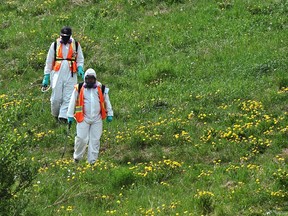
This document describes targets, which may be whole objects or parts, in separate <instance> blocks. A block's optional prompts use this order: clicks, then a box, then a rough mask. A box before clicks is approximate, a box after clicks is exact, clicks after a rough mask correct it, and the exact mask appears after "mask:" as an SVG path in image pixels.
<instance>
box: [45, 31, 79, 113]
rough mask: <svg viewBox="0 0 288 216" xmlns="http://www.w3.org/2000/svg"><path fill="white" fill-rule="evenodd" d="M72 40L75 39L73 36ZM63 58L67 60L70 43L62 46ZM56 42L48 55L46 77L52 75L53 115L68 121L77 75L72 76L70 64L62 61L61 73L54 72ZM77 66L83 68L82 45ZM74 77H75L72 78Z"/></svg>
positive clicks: (51, 99)
mask: <svg viewBox="0 0 288 216" xmlns="http://www.w3.org/2000/svg"><path fill="white" fill-rule="evenodd" d="M71 40H72V41H73V40H74V39H73V38H72V36H71ZM62 45H63V46H62V53H63V58H64V59H65V58H67V54H68V51H69V47H70V45H71V44H70V43H67V44H62ZM54 54H55V51H54V42H53V43H52V44H51V46H50V49H49V51H48V54H47V58H46V64H45V69H44V75H45V74H50V83H51V88H52V94H51V98H50V101H51V114H52V115H53V116H55V117H56V118H57V117H58V118H59V119H61V118H63V119H67V110H68V105H69V101H70V97H71V94H72V92H73V89H74V85H75V84H76V83H77V73H74V74H72V73H71V70H70V65H69V64H70V62H69V61H67V60H62V63H61V67H60V69H59V71H54V70H53V62H54ZM76 62H77V66H78V67H79V66H81V67H83V65H84V56H83V52H82V49H81V46H80V44H78V51H77V59H76ZM72 75H73V76H72Z"/></svg>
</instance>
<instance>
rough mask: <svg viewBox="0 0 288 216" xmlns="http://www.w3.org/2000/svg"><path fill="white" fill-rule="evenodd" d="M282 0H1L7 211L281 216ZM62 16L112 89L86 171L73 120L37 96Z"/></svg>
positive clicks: (284, 157) (285, 198)
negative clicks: (77, 156)
mask: <svg viewBox="0 0 288 216" xmlns="http://www.w3.org/2000/svg"><path fill="white" fill-rule="evenodd" d="M31 4H32V5H33V7H31V6H30V5H31ZM287 6H288V4H287V2H286V1H284V0H267V1H258V0H243V1H238V0H234V1H232V0H225V1H224V0H215V1H206V0H203V1H188V0H187V1H172V0H162V1H160V0H149V1H142V0H128V1H124V0H121V1H111V0H109V1H101V0H98V1H97V0H88V1H84V0H71V1H63V0H59V1H55V0H48V1H44V0H40V1H26V0H24V1H19V0H14V1H12V0H11V1H10V0H7V1H4V2H3V3H2V4H1V5H0V11H1V16H0V24H1V25H0V35H1V37H0V47H1V51H2V52H0V57H1V58H0V65H1V71H0V87H1V88H0V104H1V108H0V109H1V116H2V118H1V119H0V122H1V132H0V134H1V140H2V141H1V146H0V147H1V160H0V165H1V170H3V172H2V174H1V175H2V176H1V188H0V189H1V194H3V195H5V203H4V202H1V203H3V204H1V205H0V207H1V212H4V213H3V215H15V214H22V215H268V214H269V215H286V214H288V212H287V211H288V209H287V203H288V194H287V173H288V170H287V161H288V153H287V138H288V136H287V130H288V128H287V111H288V109H287V91H288V90H287V88H288V76H287V69H288V65H287V51H288V50H287V47H288V46H287V40H286V37H287V24H288V20H287V15H286V14H287V8H288V7H287ZM64 25H70V26H71V27H72V28H73V37H74V38H75V39H76V40H78V41H80V43H81V46H82V48H83V51H84V56H85V65H84V66H85V69H88V68H89V67H92V68H94V69H95V70H96V73H97V77H98V78H99V80H100V81H101V82H102V83H104V84H106V85H107V86H108V87H109V88H110V98H111V102H112V105H113V108H114V113H115V118H114V121H113V122H112V123H111V124H107V123H106V122H105V123H104V133H103V136H102V140H101V152H100V157H99V161H98V162H97V163H96V164H95V165H94V166H90V165H89V164H87V163H86V162H85V161H81V162H80V163H79V164H74V163H73V161H72V152H73V142H74V135H75V132H76V129H75V125H74V126H73V127H72V129H71V131H68V130H67V127H66V126H65V125H59V124H57V123H56V122H54V119H53V118H51V114H50V104H49V94H50V92H48V93H41V92H40V87H41V81H42V77H43V68H44V64H45V58H46V54H47V51H48V48H49V46H50V44H51V43H52V42H53V41H54V40H55V39H56V38H57V37H58V34H59V31H60V29H61V27H62V26H64ZM65 145H66V151H65V152H64V149H65V147H64V146H65ZM63 152H64V153H65V154H64V157H63V158H61V155H62V153H63ZM5 158H7V159H5ZM8 162H9V166H8V165H7V164H8ZM10 162H11V163H10ZM12 162H13V163H12ZM4 167H7V169H4ZM11 170H13V172H11ZM24 170H28V171H29V172H28V171H27V172H24ZM35 170H38V171H37V172H35ZM8 173H9V174H10V175H8ZM11 176H12V177H13V176H14V178H12V177H11ZM10 177H11V178H10ZM7 182H10V184H7ZM5 185H6V186H5ZM21 185H23V186H21ZM4 186H5V187H4ZM2 189H3V190H2ZM4 189H5V190H4ZM28 201H30V202H28ZM16 207H17V208H16Z"/></svg>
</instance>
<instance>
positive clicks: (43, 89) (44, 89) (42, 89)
mask: <svg viewBox="0 0 288 216" xmlns="http://www.w3.org/2000/svg"><path fill="white" fill-rule="evenodd" d="M50 88H51V86H50V85H49V86H42V87H41V92H42V93H43V98H42V108H41V112H43V111H44V100H45V93H46V92H47V91H49V89H50Z"/></svg>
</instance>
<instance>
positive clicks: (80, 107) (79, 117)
mask: <svg viewBox="0 0 288 216" xmlns="http://www.w3.org/2000/svg"><path fill="white" fill-rule="evenodd" d="M78 88H79V84H77V85H75V89H76V90H77V91H78ZM97 89H98V95H99V100H100V108H101V117H102V119H105V118H106V115H107V114H106V109H105V101H104V97H103V93H102V91H101V87H100V86H97ZM74 117H75V119H76V121H77V122H78V123H79V122H82V121H83V120H84V87H82V88H81V89H80V92H79V95H78V98H77V101H76V108H75V114H74Z"/></svg>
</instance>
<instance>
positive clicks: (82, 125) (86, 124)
mask: <svg viewBox="0 0 288 216" xmlns="http://www.w3.org/2000/svg"><path fill="white" fill-rule="evenodd" d="M87 75H94V76H95V78H96V73H95V71H94V70H93V69H88V70H87V71H86V72H85V75H84V76H85V77H86V76H87ZM84 86H85V83H84V85H83V87H82V88H84V120H83V121H82V122H77V126H76V132H77V135H76V137H75V143H74V154H73V158H74V160H76V161H79V160H81V159H82V158H83V155H84V153H85V150H86V146H87V144H88V152H87V153H88V154H87V159H88V163H90V164H94V163H95V162H96V160H97V158H98V155H99V149H100V138H101V135H102V130H103V121H102V118H101V108H100V100H99V95H98V90H97V87H96V86H102V84H101V83H100V82H98V81H96V85H95V88H85V87H84ZM108 91H109V89H108V88H105V92H104V94H103V96H104V99H105V108H106V111H107V116H113V110H112V106H111V103H110V99H109V95H108ZM78 95H79V93H78V90H77V89H76V88H75V89H74V91H73V93H72V97H71V100H70V103H69V107H68V112H67V116H68V117H73V116H74V111H75V105H76V100H77V98H78Z"/></svg>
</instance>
